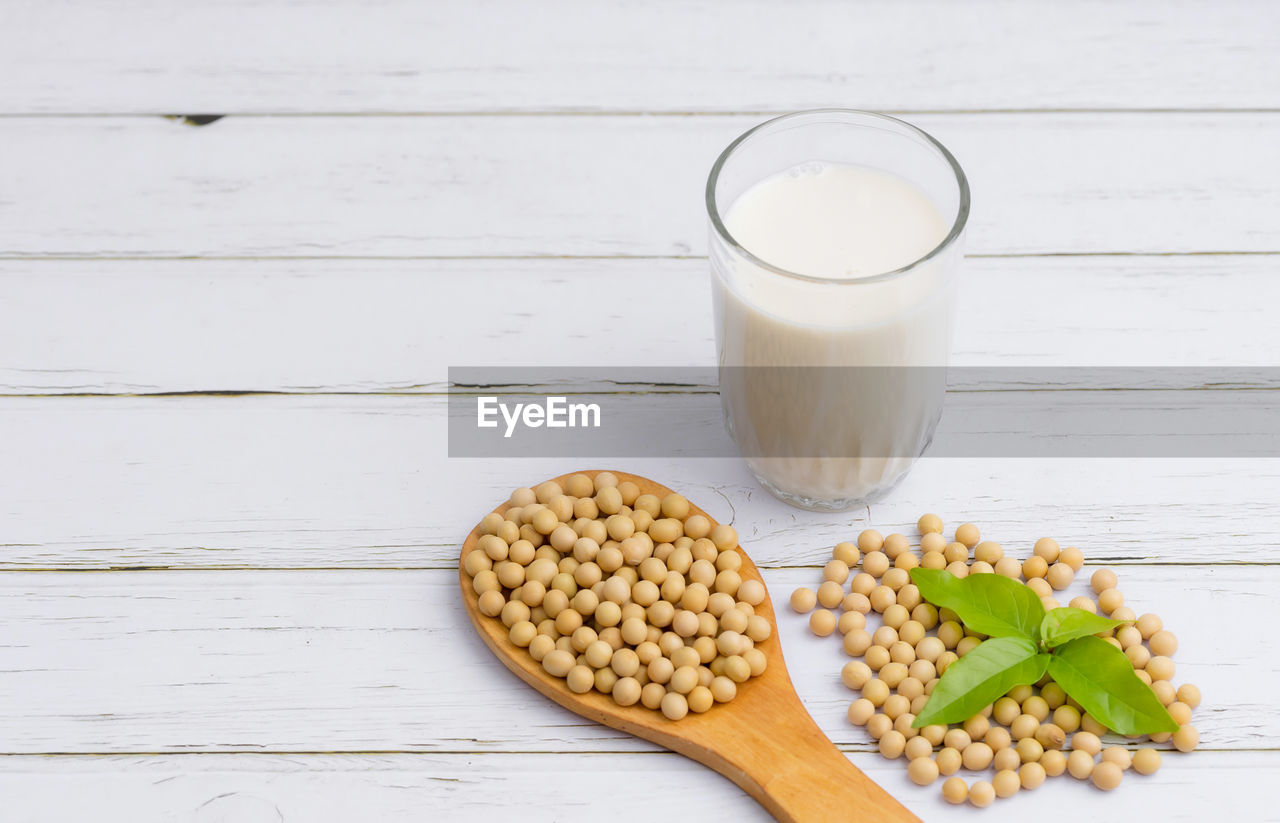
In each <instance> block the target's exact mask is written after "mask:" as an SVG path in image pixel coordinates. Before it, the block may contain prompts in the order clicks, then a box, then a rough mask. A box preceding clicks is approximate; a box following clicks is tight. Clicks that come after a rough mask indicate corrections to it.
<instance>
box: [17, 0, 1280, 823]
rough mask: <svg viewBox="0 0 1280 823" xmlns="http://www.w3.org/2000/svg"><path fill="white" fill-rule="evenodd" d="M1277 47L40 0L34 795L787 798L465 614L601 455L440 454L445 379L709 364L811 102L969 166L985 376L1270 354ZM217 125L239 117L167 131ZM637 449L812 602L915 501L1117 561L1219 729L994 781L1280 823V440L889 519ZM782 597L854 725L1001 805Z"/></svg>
mask: <svg viewBox="0 0 1280 823" xmlns="http://www.w3.org/2000/svg"><path fill="white" fill-rule="evenodd" d="M1278 43H1280V6H1277V5H1276V4H1275V3H1272V2H1264V0H1258V2H1248V0H1216V2H1212V3H1210V2H1200V3H1195V2H1187V3H1182V2H1178V3H1154V2H1152V3H1140V4H1112V3H1101V2H1098V3H1092V2H1091V3H1072V4H1063V3H1050V2H1016V1H1015V0H979V2H974V3H967V4H959V3H951V2H943V0H935V2H919V3H895V2H888V0H885V2H851V0H829V1H825V0H822V1H820V0H814V1H813V2H800V3H787V4H783V3H772V2H765V0H742V1H740V2H736V3H723V4H714V3H698V4H691V3H683V2H646V3H632V2H623V0H600V1H599V2H592V3H586V2H583V3H570V2H562V1H561V0H543V2H540V3H522V4H517V3H497V2H456V3H445V2H440V3H418V2H412V0H388V1H387V2H379V3H368V2H354V1H353V0H329V1H328V2H314V3H310V4H296V3H293V2H289V0H240V2H216V3H200V4H197V3H190V4H178V5H176V6H175V5H170V4H161V3H153V2H148V0H115V2H95V3H90V2H81V3H75V2H64V1H63V0H44V1H43V2H21V1H20V0H19V1H18V2H10V3H6V4H4V6H3V8H0V115H3V116H2V117H0V149H2V150H0V227H2V228H0V257H2V259H0V394H2V395H3V396H2V397H0V420H2V421H3V423H2V424H0V754H2V755H3V756H0V820H4V821H24V822H25V821H65V820H76V819H97V820H121V821H187V820H194V821H200V823H210V822H211V821H245V822H246V823H259V821H277V820H289V821H350V820H470V819H490V818H491V817H492V816H493V815H495V814H501V813H503V812H506V813H507V814H508V815H509V814H512V813H515V814H519V815H520V816H521V818H522V819H528V820H560V821H575V820H583V821H585V820H594V819H599V817H600V816H601V815H602V814H607V815H608V816H609V817H610V818H612V819H616V820H648V819H655V816H658V815H665V816H666V819H672V820H685V819H693V817H694V815H696V814H698V815H702V814H715V815H716V816H718V817H722V818H724V817H733V818H735V819H764V815H763V813H762V812H761V810H760V809H759V808H757V807H756V806H755V805H754V804H753V803H752V802H751V801H750V800H749V799H748V798H747V797H746V796H745V795H744V794H742V793H741V792H740V791H738V790H737V789H736V788H735V787H734V786H732V785H731V784H730V783H729V782H728V781H726V780H724V779H722V778H720V777H719V776H717V775H715V774H714V773H712V772H710V771H708V770H706V769H704V768H702V767H701V766H698V765H696V764H693V763H691V762H689V761H685V760H683V759H681V758H679V757H676V756H674V755H671V754H667V753H664V752H660V751H658V750H656V749H655V748H654V747H652V746H649V745H647V744H644V743H641V742H638V741H636V740H633V739H629V738H627V737H624V736H622V735H620V734H617V733H614V732H613V731H611V730H609V729H606V728H603V727H599V726H595V725H592V724H591V723H588V722H585V721H583V720H581V719H579V718H578V717H576V716H574V715H571V714H568V713H567V712H564V711H561V710H559V709H558V708H556V707H554V706H552V705H550V704H549V703H548V702H547V701H545V700H543V699H542V698H540V697H539V696H538V695H536V694H534V693H533V692H532V691H530V690H528V689H526V688H523V687H522V686H521V685H520V684H519V683H518V682H517V681H516V680H515V679H514V678H513V677H511V676H509V675H508V674H507V673H506V672H505V670H504V669H502V668H501V667H500V666H499V665H498V664H497V662H496V661H495V660H493V659H492V658H491V657H490V656H489V654H488V652H487V651H486V650H485V649H484V648H483V646H482V645H481V644H480V643H479V642H478V640H477V639H476V638H475V637H474V636H473V635H472V634H471V633H470V631H469V629H468V627H467V624H466V621H465V618H464V616H463V613H462V610H461V609H460V607H459V605H458V603H457V601H456V591H455V582H454V581H455V579H456V578H455V571H454V562H455V561H454V559H455V556H456V551H457V545H458V543H459V541H460V540H461V538H462V536H463V535H464V534H465V532H466V531H467V530H468V529H469V527H470V526H471V525H472V524H473V523H474V522H475V521H476V519H477V518H478V517H479V516H480V515H481V514H482V513H483V512H484V511H486V510H488V509H489V508H490V506H491V505H492V504H493V503H494V502H495V501H497V500H498V499H499V498H500V497H502V496H503V495H505V494H506V492H507V490H508V489H509V488H511V487H512V486H514V485H519V484H524V483H528V482H530V481H533V480H536V479H540V478H543V477H546V476H551V475H554V474H558V473H560V472H563V471H568V470H572V469H574V468H578V466H576V465H572V464H569V463H567V462H566V461H556V460H528V461H511V462H501V461H467V460H454V461H451V460H449V459H447V457H446V449H445V405H446V404H445V399H444V394H443V392H444V388H445V380H446V376H445V375H446V368H447V367H448V366H449V365H450V364H453V365H468V364H470V365H485V364H495V363H528V364H532V363H551V364H565V365H570V364H572V365H606V364H610V363H622V364H628V365H677V364H683V365H687V364H690V363H693V364H698V365H701V364H709V363H711V362H712V357H713V344H712V339H711V333H712V331H711V323H710V319H709V314H710V305H709V295H708V288H707V281H706V274H705V270H704V269H705V261H704V260H703V259H702V255H703V253H704V250H705V242H704V237H705V228H704V226H705V223H704V214H703V211H702V200H701V191H702V186H703V183H704V180H705V174H706V172H707V170H708V168H709V166H710V164H711V161H712V160H713V159H714V157H715V155H716V153H717V152H718V151H719V149H720V148H721V147H722V146H723V145H725V144H726V143H727V142H728V141H729V140H731V139H732V138H733V137H734V136H736V135H737V134H738V133H739V132H741V131H742V130H743V129H744V128H745V127H747V126H748V125H749V124H752V123H755V122H758V121H759V120H761V119H763V118H764V117H765V116H766V115H769V114H773V113H776V112H782V111H787V110H792V109H797V108H805V107H813V106H822V105H840V106H849V107H856V108H869V109H878V110H884V111H889V112H893V113H899V114H901V115H902V116H904V117H906V118H907V119H909V120H911V121H912V122H915V123H917V124H919V125H921V126H922V127H924V128H926V129H928V130H929V131H931V132H932V133H933V134H935V135H936V136H937V137H938V138H939V139H940V140H942V141H943V142H944V143H945V144H947V145H948V146H950V147H951V148H952V149H953V150H954V152H955V154H956V155H957V156H958V157H959V159H960V161H961V162H962V164H963V165H964V166H965V168H966V170H967V171H968V173H969V177H970V180H971V181H972V185H973V190H974V210H973V218H972V221H971V229H970V241H969V252H970V254H969V259H968V260H967V261H966V262H965V265H964V271H963V283H962V295H963V296H962V308H961V311H962V315H961V316H962V318H963V322H962V325H961V327H960V329H959V332H958V338H957V341H956V347H955V360H956V362H957V363H960V364H968V365H1000V364H1019V365H1036V364H1059V365H1061V364H1069V365H1099V364H1116V363H1123V364H1132V365H1201V366H1226V365H1253V366H1276V365H1280V331H1278V328H1280V327H1278V326H1277V323H1276V319H1275V318H1276V309H1275V307H1276V305H1277V303H1280V271H1277V267H1278V265H1280V150H1278V148H1277V147H1278V146H1280V47H1278V46H1277V44H1278ZM193 113H194V114H204V113H210V114H227V115H229V116H227V117H225V118H224V119H221V120H218V121H217V122H215V123H213V124H211V125H207V126H203V127H196V126H192V125H187V124H185V123H183V122H181V121H179V120H174V119H165V118H162V117H160V116H158V115H172V114H193ZM570 298H572V299H570ZM659 305H661V306H664V307H665V311H663V312H657V311H654V310H652V309H653V308H655V307H657V306H659ZM1185 388H1186V389H1188V390H1191V389H1193V388H1194V387H1191V386H1187V387H1185ZM618 467H619V468H625V469H628V470H631V471H636V472H639V473H642V474H647V475H649V476H652V477H654V478H657V479H659V480H661V481H663V482H666V483H668V484H671V485H674V486H678V487H681V488H683V489H684V490H686V491H687V492H688V494H689V495H690V496H691V497H693V498H694V499H696V500H697V501H699V502H700V503H701V504H702V505H703V506H705V507H707V508H708V509H709V510H710V511H711V512H712V513H713V514H714V515H716V516H717V517H719V518H722V519H731V520H732V521H733V522H734V524H735V525H736V526H737V528H738V530H739V532H740V533H741V534H742V537H743V543H744V545H746V546H747V547H748V548H749V549H750V551H751V553H752V555H753V557H754V558H755V559H756V561H757V562H758V563H759V564H760V565H761V566H764V567H767V570H766V578H767V581H768V583H769V585H770V589H771V592H772V594H773V596H774V598H775V599H779V598H785V596H786V594H787V593H788V592H789V591H790V589H791V588H792V587H793V586H795V585H798V584H800V583H802V582H810V581H812V580H814V578H815V577H816V576H817V571H816V566H817V565H818V564H820V563H821V562H822V560H823V557H824V554H825V553H826V552H827V551H829V548H830V546H831V545H832V544H833V543H834V542H836V541H838V540H840V539H845V538H848V537H849V536H851V535H853V534H856V532H857V531H858V530H859V529H861V528H862V527H864V526H865V525H867V524H871V525H874V526H876V527H878V528H881V529H883V530H885V531H889V530H897V529H903V528H905V527H906V526H908V525H909V524H910V523H912V522H914V520H915V518H916V517H917V516H918V515H919V514H920V513H921V512H923V511H926V510H930V511H937V512H939V513H941V514H942V515H943V516H944V517H945V518H947V519H948V520H949V521H951V522H952V523H953V524H954V523H956V522H959V521H960V520H961V519H972V520H974V521H976V522H977V523H979V524H980V525H981V526H982V527H983V529H984V531H985V533H986V534H988V535H990V536H991V537H993V538H995V539H999V540H1001V541H1003V542H1004V543H1005V544H1006V545H1007V546H1011V547H1016V548H1018V549H1020V550H1021V551H1023V552H1025V551H1026V548H1027V547H1028V546H1029V545H1030V543H1031V541H1033V540H1034V539H1035V538H1036V537H1039V536H1041V535H1042V534H1051V535H1054V536H1057V537H1058V538H1060V539H1061V540H1063V541H1065V542H1069V543H1074V544H1077V545H1079V546H1081V547H1082V548H1083V549H1084V550H1085V552H1086V555H1087V556H1088V558H1089V562H1090V563H1091V564H1100V563H1106V564H1110V565H1112V566H1113V567H1117V568H1118V571H1119V574H1120V576H1121V579H1122V581H1123V582H1122V588H1123V590H1124V591H1125V592H1126V594H1127V596H1128V598H1129V601H1130V602H1131V603H1132V604H1134V605H1135V607H1137V608H1138V609H1139V611H1143V610H1153V611H1157V612H1160V613H1162V614H1163V615H1164V616H1165V619H1166V622H1167V624H1168V625H1169V626H1170V627H1171V628H1173V629H1174V630H1175V631H1176V632H1177V633H1178V634H1179V635H1180V637H1181V640H1182V645H1181V648H1180V650H1179V653H1178V655H1177V658H1176V659H1177V660H1178V664H1179V671H1180V676H1179V679H1183V678H1185V679H1190V680H1193V681H1195V682H1197V683H1198V684H1199V685H1200V686H1201V687H1202V689H1203V692H1204V697H1205V705H1204V707H1203V708H1202V709H1201V710H1200V711H1199V712H1198V713H1197V721H1196V722H1197V725H1198V726H1199V728H1200V730H1201V735H1202V748H1201V750H1200V751H1198V752H1196V753H1195V754H1194V755H1190V756H1169V757H1166V766H1165V768H1164V770H1162V771H1161V772H1160V773H1159V775H1157V776H1155V777H1153V778H1149V779H1137V778H1130V779H1127V780H1126V782H1125V785H1124V786H1123V787H1122V788H1121V790H1120V791H1118V792H1116V793H1113V794H1110V795H1103V794H1101V793H1099V792H1096V791H1094V790H1092V789H1091V788H1088V787H1084V786H1081V785H1079V784H1077V783H1075V782H1074V781H1071V780H1069V779H1062V780H1056V781H1051V782H1050V784H1049V785H1047V786H1046V787H1045V788H1043V789H1041V790H1038V791H1037V792H1036V793H1034V794H1025V795H1023V796H1019V797H1018V798H1016V799H1014V800H1011V801H1006V802H1003V803H1001V804H999V805H998V806H997V807H996V808H997V809H998V810H999V811H991V810H989V811H988V812H987V814H989V815H995V817H993V819H1002V818H1004V817H1007V816H1008V815H1010V814H1031V813H1034V814H1036V815H1037V816H1038V818H1039V819H1041V820H1066V819H1073V820H1074V819H1095V820H1120V819H1125V817H1126V816H1127V815H1131V814H1138V813H1139V812H1143V813H1147V812H1149V813H1150V815H1151V816H1152V817H1153V818H1154V817H1157V816H1158V817H1160V818H1161V819H1166V820H1181V821H1199V820H1204V819H1207V818H1209V817H1210V816H1213V817H1214V818H1215V819H1224V820H1225V819H1238V820H1259V819H1265V818H1267V817H1268V816H1270V817H1271V819H1276V817H1275V815H1276V814H1277V813H1276V812H1275V811H1274V809H1275V807H1274V805H1273V804H1272V802H1271V800H1270V797H1271V793H1272V792H1271V787H1272V786H1274V784H1275V782H1276V781H1277V779H1280V751H1278V750H1277V743H1276V738H1277V734H1278V733H1280V711H1277V709H1276V699H1275V697H1274V694H1273V689H1274V684H1275V682H1276V677H1277V675H1278V674H1280V641H1278V640H1277V639H1276V638H1277V636H1280V635H1278V633H1277V631H1276V627H1277V624H1276V619H1277V617H1280V609H1277V606H1276V600H1275V593H1276V591H1277V586H1278V585H1280V565H1277V548H1278V546H1280V515H1278V514H1277V508H1276V503H1277V500H1280V461H1277V460H1267V459H1239V460H1207V459H1176V458H1166V459H1152V460H1103V459H1095V460H1042V461H1036V460H962V459H945V460H944V459H926V460H924V461H922V462H921V463H920V464H919V465H918V466H917V467H916V469H915V471H914V473H913V474H912V475H911V476H910V477H909V479H908V480H907V481H906V482H905V483H904V484H903V486H902V487H901V488H899V489H898V490H897V491H896V492H894V493H893V495H892V496H890V497H889V498H888V499H887V500H885V501H884V502H882V503H878V504H876V505H874V506H872V507H870V508H869V509H868V510H865V511H859V512H854V513H852V514H848V515H815V514H807V513H802V512H799V511H796V510H792V509H788V508H786V507H785V506H783V505H781V504H779V503H777V502H776V501H774V500H773V499H771V498H770V497H769V496H768V495H766V494H764V493H763V492H762V491H761V490H760V489H759V488H757V487H756V486H755V485H754V484H753V482H752V481H751V479H750V478H749V476H748V475H747V473H746V471H745V470H744V468H743V467H742V466H741V465H740V464H738V463H737V462H736V461H719V460H717V461H710V460H708V461H683V462H681V461H675V460H665V459H652V460H629V461H625V462H624V463H622V464H620V465H619V466H618ZM781 623H782V625H781V632H782V635H783V639H784V648H785V650H786V655H787V658H788V661H789V664H790V668H791V670H792V673H793V676H794V678H795V679H796V681H797V685H798V687H799V689H800V691H801V694H802V697H803V698H804V700H805V701H806V703H807V705H808V706H809V708H810V709H811V710H812V712H813V714H814V716H815V717H816V718H817V720H818V722H819V723H820V724H821V725H822V726H823V728H824V729H825V730H826V731H827V732H828V734H829V735H830V736H831V737H832V739H834V740H835V741H836V742H837V743H838V744H839V745H840V746H841V748H843V749H844V750H846V751H847V752H848V753H849V756H850V757H851V758H852V759H853V761H854V762H855V763H856V764H857V765H859V766H860V767H862V768H864V769H866V770H867V771H868V772H869V773H870V774H871V775H872V776H873V777H875V779H877V780H880V781H882V782H883V783H884V785H886V786H887V787H888V788H889V789H890V790H891V791H894V792H896V793H898V794H899V795H900V796H901V797H902V799H903V800H904V802H906V803H907V805H909V806H910V807H911V808H912V809H914V810H915V811H916V812H917V813H919V814H920V815H922V816H923V817H924V818H926V819H930V820H934V819H948V818H955V819H961V818H964V817H966V816H967V815H969V814H971V813H972V810H970V809H967V808H961V809H954V808H951V807H945V806H944V805H943V804H942V802H941V800H940V799H939V796H938V789H937V787H936V786H935V787H933V788H931V789H927V790H926V789H918V788H915V787H912V786H909V785H908V784H907V781H906V779H905V770H904V768H903V767H902V764H901V763H892V764H890V763H887V762H886V761H883V760H881V759H880V758H879V757H878V756H877V755H875V754H873V753H871V747H870V746H869V745H868V740H867V738H866V736H865V734H864V732H863V730H861V729H857V728H853V727H851V726H850V725H849V724H848V723H847V722H846V721H845V720H844V709H845V706H846V705H847V701H848V700H849V699H850V694H849V693H848V692H846V691H844V690H843V688H842V687H841V686H840V685H839V682H838V677H837V672H838V669H839V666H840V662H841V656H840V654H839V652H838V651H837V650H836V649H835V647H834V644H833V643H829V642H823V641H819V640H817V639H816V638H813V637H811V636H809V635H808V634H807V633H806V632H805V631H804V629H803V626H802V625H801V624H802V621H801V619H800V618H798V617H796V616H795V615H791V614H790V613H785V614H783V615H782V617H781ZM584 787H586V788H587V789H588V791H587V792H586V793H584V791H583V790H584ZM1233 815H1234V817H1233Z"/></svg>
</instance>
